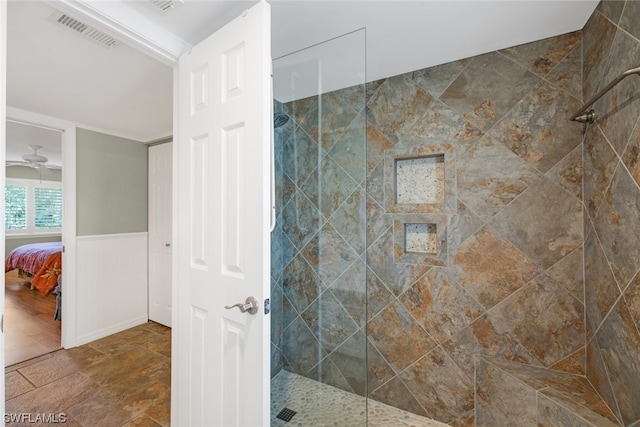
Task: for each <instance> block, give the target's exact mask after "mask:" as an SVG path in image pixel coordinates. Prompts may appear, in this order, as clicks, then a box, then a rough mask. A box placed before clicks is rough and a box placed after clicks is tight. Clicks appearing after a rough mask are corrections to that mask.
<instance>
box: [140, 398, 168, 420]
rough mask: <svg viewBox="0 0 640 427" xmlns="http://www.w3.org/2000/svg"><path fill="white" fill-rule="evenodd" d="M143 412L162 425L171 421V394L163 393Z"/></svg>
mask: <svg viewBox="0 0 640 427" xmlns="http://www.w3.org/2000/svg"><path fill="white" fill-rule="evenodd" d="M145 414H146V415H147V416H148V417H150V418H152V419H153V420H155V421H156V422H157V423H158V424H160V425H161V426H163V427H169V425H170V423H171V396H170V395H168V396H167V395H163V396H161V397H160V399H157V400H155V401H154V403H153V404H152V405H151V406H150V407H149V408H148V409H147V411H146V412H145Z"/></svg>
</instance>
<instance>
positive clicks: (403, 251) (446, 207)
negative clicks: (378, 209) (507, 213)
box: [384, 144, 455, 266]
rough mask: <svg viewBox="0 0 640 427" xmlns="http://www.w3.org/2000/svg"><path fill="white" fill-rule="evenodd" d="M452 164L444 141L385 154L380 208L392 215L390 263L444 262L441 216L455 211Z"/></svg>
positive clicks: (444, 222) (443, 219)
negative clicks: (392, 256)
mask: <svg viewBox="0 0 640 427" xmlns="http://www.w3.org/2000/svg"><path fill="white" fill-rule="evenodd" d="M453 162H454V150H453V147H452V146H450V145H448V144H434V145H425V146H421V147H419V148H408V149H401V148H400V149H394V150H387V151H386V152H385V166H384V168H385V169H384V172H385V177H384V182H385V209H386V211H387V213H390V214H391V215H392V216H393V224H394V225H393V234H394V260H395V261H396V262H400V263H411V264H426V265H439V266H444V265H447V241H446V240H447V239H446V236H447V234H446V228H447V214H453V213H455V203H454V200H455V198H454V197H453V196H452V194H453V190H454V188H453V185H454V179H455V175H454V173H453V171H454V168H453V164H454V163H453Z"/></svg>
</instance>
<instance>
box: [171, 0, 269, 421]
mask: <svg viewBox="0 0 640 427" xmlns="http://www.w3.org/2000/svg"><path fill="white" fill-rule="evenodd" d="M270 33H271V31H270V8H269V5H268V4H267V3H266V2H264V1H262V2H260V3H258V4H257V5H255V6H253V7H252V8H251V9H249V10H248V11H247V12H245V13H243V15H242V16H240V17H238V18H236V19H235V20H233V21H232V22H230V23H229V24H227V25H226V26H225V27H224V28H222V29H221V30H219V31H218V32H216V33H215V34H214V35H212V36H210V37H209V38H208V39H206V40H205V41H203V42H202V43H200V44H199V45H198V46H196V47H194V48H193V50H192V51H191V52H190V53H187V54H185V55H184V56H182V57H181V58H180V62H179V67H178V76H177V80H178V85H179V86H178V91H177V96H178V138H177V140H176V141H177V144H178V146H177V149H176V156H177V169H178V170H177V180H178V182H177V187H176V188H177V193H178V194H177V195H176V197H177V203H178V209H177V219H176V222H175V223H174V224H176V225H177V236H178V237H177V242H176V243H177V247H176V248H175V251H174V253H175V254H176V255H175V256H176V258H177V260H176V265H177V276H176V277H177V282H178V283H177V293H176V299H175V300H174V307H175V310H176V311H177V315H176V316H175V317H174V325H173V330H174V331H176V330H177V334H176V336H177V339H176V340H174V346H173V350H174V352H173V354H174V358H173V362H174V363H173V379H174V382H173V390H172V391H173V393H172V398H173V401H172V421H173V422H172V424H173V425H177V426H216V427H217V426H224V427H227V426H265V425H269V407H270V403H269V363H270V357H269V352H270V344H269V342H270V339H269V329H270V327H269V316H268V315H266V314H265V309H264V308H265V307H264V306H265V303H264V301H265V299H266V298H268V297H269V268H270V266H269V262H270V253H269V252H270V241H269V219H270V218H269V216H270V209H269V206H270V189H269V185H270V173H269V165H270V159H269V157H270V156H269V151H270V143H269V141H270V139H269V138H270V129H271V122H272V118H271V117H270V110H271V108H270V106H271V102H272V100H271V95H270V66H271V58H270ZM248 297H254V298H255V300H256V301H257V311H256V312H255V314H251V313H249V312H244V313H243V312H241V311H240V308H239V307H238V306H236V307H232V308H230V309H225V306H233V305H235V304H238V303H242V304H244V303H245V301H246V300H247V298H248Z"/></svg>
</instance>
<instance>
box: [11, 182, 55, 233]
mask: <svg viewBox="0 0 640 427" xmlns="http://www.w3.org/2000/svg"><path fill="white" fill-rule="evenodd" d="M4 204H5V220H4V228H5V230H6V234H7V235H12V234H20V235H24V234H49V233H60V232H61V231H62V183H60V182H54V181H34V180H28V179H13V178H7V183H6V187H5V199H4Z"/></svg>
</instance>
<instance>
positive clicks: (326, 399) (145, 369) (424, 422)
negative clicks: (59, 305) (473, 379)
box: [5, 322, 446, 427]
mask: <svg viewBox="0 0 640 427" xmlns="http://www.w3.org/2000/svg"><path fill="white" fill-rule="evenodd" d="M5 382H6V401H5V411H6V413H7V414H8V416H9V417H10V416H12V415H13V416H19V414H31V416H32V417H34V416H36V415H37V414H44V415H45V416H50V417H54V418H53V419H56V418H55V417H58V418H57V419H58V420H60V419H61V417H62V416H63V417H64V418H65V419H66V423H65V424H64V425H67V426H73V427H78V426H92V427H100V426H105V427H117V426H125V427H134V426H148V427H151V426H155V427H157V426H168V425H169V423H170V402H171V398H170V397H171V389H170V384H171V329H169V328H166V327H164V326H161V325H159V324H157V323H154V322H148V323H146V324H144V325H140V326H137V327H135V328H131V329H128V330H126V331H123V332H120V333H118V334H115V335H111V336H108V337H105V338H102V339H100V340H97V341H94V342H91V343H89V344H86V345H83V346H80V347H76V348H72V349H69V350H58V351H55V352H53V353H50V354H46V355H44V356H40V357H37V358H35V359H32V360H28V361H26V362H22V363H18V364H16V365H12V366H9V367H7V368H6V369H5ZM284 407H288V408H290V409H292V410H295V411H296V412H297V414H296V415H294V417H293V418H292V419H291V421H290V422H284V421H282V420H280V419H277V418H276V415H277V414H278V412H279V411H280V410H281V409H282V408H284ZM271 410H272V419H271V426H274V427H284V426H305V427H321V426H341V427H346V426H352V427H358V426H364V425H365V421H366V420H365V414H366V413H367V411H368V413H369V426H370V427H390V426H394V427H395V426H397V427H409V426H414V427H444V426H446V424H442V423H439V422H437V421H433V420H430V419H427V418H423V417H420V416H418V415H414V414H411V413H408V412H404V411H401V410H399V409H397V408H393V407H391V406H388V405H385V404H383V403H380V402H376V401H372V400H370V401H369V402H368V408H367V406H366V402H365V400H364V398H362V397H360V396H357V395H355V394H352V393H347V392H344V391H342V390H339V389H337V388H334V387H331V386H328V385H325V384H321V383H319V382H317V381H313V380H310V379H308V378H305V377H302V376H298V375H295V374H292V373H289V372H287V371H284V370H283V371H281V372H280V373H279V374H278V375H276V377H275V378H274V379H273V381H272V401H271ZM61 414H64V415H61ZM25 421H26V422H11V421H10V422H7V423H6V425H8V426H20V425H34V424H33V423H30V422H28V420H25Z"/></svg>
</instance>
